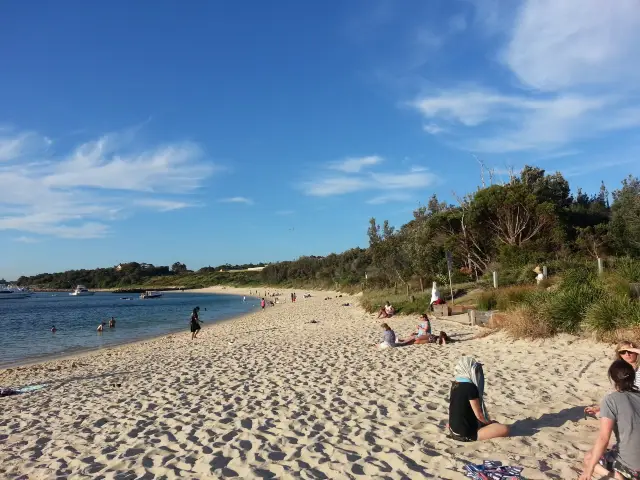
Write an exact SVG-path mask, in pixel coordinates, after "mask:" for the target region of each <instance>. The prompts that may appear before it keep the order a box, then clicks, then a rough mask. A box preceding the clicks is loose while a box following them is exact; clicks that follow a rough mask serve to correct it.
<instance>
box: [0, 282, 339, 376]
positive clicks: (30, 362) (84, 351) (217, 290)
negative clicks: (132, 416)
mask: <svg viewBox="0 0 640 480" xmlns="http://www.w3.org/2000/svg"><path fill="white" fill-rule="evenodd" d="M230 289H231V290H232V291H229V290H230ZM256 289H257V288H256V287H250V288H243V287H226V286H214V287H205V288H197V289H192V290H167V291H168V292H171V293H172V294H173V293H196V294H215V295H233V296H237V297H243V296H246V297H251V298H261V297H259V296H256V295H251V294H250V293H249V291H253V290H256ZM260 289H261V290H262V287H261V288H260ZM95 291H100V292H108V291H110V290H95ZM158 291H165V290H158ZM278 291H281V290H279V289H278ZM282 291H284V290H282ZM291 291H293V290H287V292H288V293H290V292H291ZM310 291H313V292H318V293H321V292H324V293H327V292H326V291H321V290H310ZM285 298H286V297H285ZM268 308H272V307H268ZM256 311H257V310H254V311H250V312H248V313H243V314H240V315H233V316H231V317H227V318H223V319H221V320H216V321H214V322H213V323H212V322H210V321H207V322H206V323H205V322H202V324H201V325H202V331H204V330H205V329H208V328H211V327H213V326H214V325H217V324H220V323H223V322H229V321H233V320H238V319H242V318H244V317H247V316H250V315H253V314H254V313H255V312H256ZM180 333H190V332H189V329H188V326H187V327H184V328H182V329H181V330H176V331H174V332H167V333H160V334H157V335H151V336H148V337H144V338H136V339H135V340H124V341H121V342H117V343H113V344H111V345H107V346H103V347H97V348H96V347H80V348H78V349H77V350H76V351H74V352H69V353H57V354H51V355H45V356H42V357H35V358H34V357H31V358H28V359H24V360H18V361H16V362H9V363H4V364H0V375H1V374H2V372H3V371H6V370H13V369H19V368H22V367H32V366H38V365H42V364H46V363H51V362H57V361H67V360H76V359H78V358H82V357H85V356H90V355H91V354H93V353H100V352H106V351H109V350H113V349H117V348H120V347H124V346H133V345H136V344H141V343H145V342H149V341H153V340H158V339H162V338H164V337H169V336H172V335H179V334H180ZM0 386H2V385H0Z"/></svg>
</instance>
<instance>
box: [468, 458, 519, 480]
mask: <svg viewBox="0 0 640 480" xmlns="http://www.w3.org/2000/svg"><path fill="white" fill-rule="evenodd" d="M522 470H524V468H522V467H509V466H506V465H502V462H499V461H493V460H485V461H484V463H482V464H480V465H472V464H468V465H465V466H464V471H465V474H466V476H467V477H469V478H472V479H474V480H525V478H524V477H523V476H522V475H521V473H522Z"/></svg>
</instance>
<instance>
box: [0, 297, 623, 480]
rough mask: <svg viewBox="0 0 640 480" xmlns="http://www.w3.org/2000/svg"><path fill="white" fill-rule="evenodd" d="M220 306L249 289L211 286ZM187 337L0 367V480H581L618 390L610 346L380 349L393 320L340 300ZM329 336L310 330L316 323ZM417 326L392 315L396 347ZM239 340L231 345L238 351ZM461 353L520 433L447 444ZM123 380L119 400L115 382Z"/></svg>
mask: <svg viewBox="0 0 640 480" xmlns="http://www.w3.org/2000/svg"><path fill="white" fill-rule="evenodd" d="M211 291H224V292H225V293H241V294H242V293H245V292H248V290H245V291H242V290H233V289H224V290H222V289H211ZM285 293H286V294H285V296H284V297H283V298H285V299H286V300H287V303H286V304H284V305H278V306H276V307H273V308H268V309H267V310H265V311H264V312H258V313H256V314H252V315H249V316H246V317H243V318H240V319H236V320H233V321H229V322H226V323H222V324H218V325H212V326H209V327H206V328H205V329H204V330H203V331H201V333H200V338H198V339H197V340H196V341H194V342H192V341H191V339H190V334H189V333H188V332H186V331H185V333H184V334H174V335H170V336H167V337H163V338H160V339H156V340H152V341H146V342H141V343H137V344H132V345H127V346H122V347H117V348H112V349H108V350H102V351H99V352H94V353H91V354H87V355H83V356H79V357H77V358H74V359H67V360H58V361H53V362H48V363H43V364H40V365H35V366H28V367H22V368H14V369H10V370H4V371H0V385H3V386H9V385H12V386H22V385H28V384H34V383H42V382H48V383H49V387H48V388H47V389H45V390H42V391H40V392H37V393H30V394H24V395H18V396H12V397H5V398H0V478H3V479H4V478H18V477H19V476H20V475H26V476H25V477H21V478H29V479H36V478H98V477H99V478H107V479H112V478H113V479H114V478H118V479H134V478H227V477H234V476H235V477H238V478H245V479H250V478H329V479H342V478H372V479H402V478H404V479H406V478H443V479H463V478H465V477H464V475H463V473H462V470H461V467H462V465H464V463H466V462H468V461H471V462H480V461H482V460H484V459H495V460H501V461H503V462H505V463H507V464H516V465H522V466H524V467H526V470H525V471H524V474H525V476H526V478H528V479H541V478H553V479H568V478H576V476H577V475H576V474H575V473H574V470H573V469H575V468H578V467H579V463H580V460H581V458H582V455H583V452H584V451H585V450H586V449H588V448H589V447H590V446H591V443H592V441H593V440H594V439H595V435H596V431H597V421H595V420H593V419H590V420H587V421H585V420H584V419H583V414H582V408H583V406H584V405H585V404H588V403H591V402H595V401H598V400H599V399H600V398H601V396H602V395H603V394H604V393H605V392H606V391H607V385H608V381H607V378H606V369H607V368H608V365H609V363H610V359H611V358H610V353H611V352H610V348H608V347H607V346H605V345H601V344H596V343H592V342H588V341H584V340H576V339H575V338H573V337H568V336H567V337H561V338H557V339H554V340H550V341H546V342H544V343H531V342H524V341H516V342H513V341H510V340H508V339H506V338H505V337H504V336H502V335H492V336H489V337H486V338H483V339H475V340H474V339H472V336H473V335H474V333H475V332H476V330H474V329H472V328H470V327H465V326H462V325H458V324H454V323H449V322H439V321H435V322H434V330H436V331H438V330H441V329H444V330H446V331H447V333H448V334H449V335H451V336H453V337H454V338H458V339H460V340H462V341H461V342H459V343H456V344H453V345H447V346H437V345H418V346H410V347H403V348H396V349H387V350H384V351H381V350H377V349H374V348H371V345H372V344H374V343H377V342H379V341H380V339H381V336H382V332H381V329H380V327H379V325H380V322H379V321H376V320H374V319H373V318H372V316H371V315H367V314H365V313H364V312H363V311H362V310H361V309H359V308H358V307H355V306H350V307H342V306H341V304H342V303H346V302H350V303H352V304H353V303H354V302H357V299H356V298H354V297H347V296H343V298H338V299H333V300H328V301H325V300H324V297H325V296H332V297H333V296H335V295H336V294H335V293H333V294H331V293H322V292H313V295H314V296H313V298H311V299H304V298H302V294H303V292H302V291H298V302H297V303H296V304H290V303H288V298H289V297H288V292H285ZM313 319H315V320H317V321H318V322H319V323H317V324H311V323H309V321H310V320H313ZM416 320H417V318H416V317H397V318H395V319H392V320H391V321H390V322H389V323H391V325H392V327H393V328H394V329H395V330H396V332H398V333H399V334H401V335H406V334H408V333H409V332H411V330H412V329H413V326H414V325H415V323H416ZM229 342H233V343H232V344H230V343H229ZM461 354H473V355H474V356H476V358H477V359H478V360H480V361H482V362H483V363H484V365H485V375H486V381H487V398H486V400H487V404H488V408H489V412H490V414H491V415H492V416H493V417H494V418H495V419H497V420H499V421H501V422H507V423H510V424H514V422H515V424H514V426H513V433H514V436H513V437H512V438H508V439H500V440H495V441H490V442H485V443H473V444H462V443H456V442H454V441H452V440H450V439H448V438H447V437H446V436H445V434H444V426H445V424H446V422H447V415H448V390H449V385H450V381H451V378H452V372H453V367H454V365H455V363H456V361H457V359H458V358H459V357H460V355H461ZM114 383H116V384H121V386H120V387H118V386H112V384H114Z"/></svg>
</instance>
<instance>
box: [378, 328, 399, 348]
mask: <svg viewBox="0 0 640 480" xmlns="http://www.w3.org/2000/svg"><path fill="white" fill-rule="evenodd" d="M382 329H383V330H384V333H383V334H382V343H379V344H377V345H374V346H375V347H378V348H390V347H395V346H396V334H395V332H394V331H393V330H391V327H390V326H389V325H388V324H386V323H383V324H382Z"/></svg>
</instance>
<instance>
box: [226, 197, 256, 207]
mask: <svg viewBox="0 0 640 480" xmlns="http://www.w3.org/2000/svg"><path fill="white" fill-rule="evenodd" d="M219 201H220V202H221V203H243V204H245V205H253V200H251V199H250V198H247V197H229V198H221V199H220V200H219Z"/></svg>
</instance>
